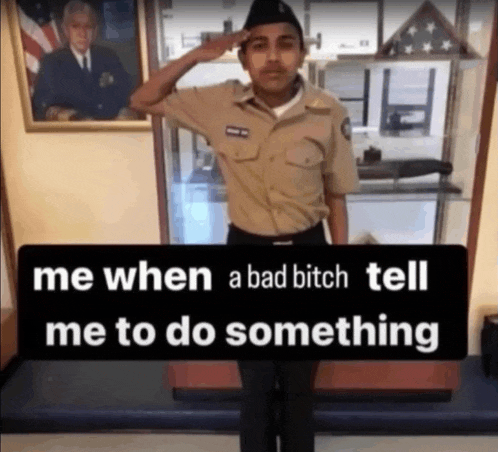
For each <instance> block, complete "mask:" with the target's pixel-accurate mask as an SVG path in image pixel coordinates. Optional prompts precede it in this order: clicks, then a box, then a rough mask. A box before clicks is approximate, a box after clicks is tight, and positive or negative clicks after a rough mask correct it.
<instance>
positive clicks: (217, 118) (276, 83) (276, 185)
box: [131, 0, 358, 452]
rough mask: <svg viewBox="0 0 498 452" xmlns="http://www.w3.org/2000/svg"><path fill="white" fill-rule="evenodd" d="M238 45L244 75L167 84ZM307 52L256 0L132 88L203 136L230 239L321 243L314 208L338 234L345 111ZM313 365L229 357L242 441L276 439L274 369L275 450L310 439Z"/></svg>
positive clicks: (346, 160)
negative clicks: (235, 376) (311, 74)
mask: <svg viewBox="0 0 498 452" xmlns="http://www.w3.org/2000/svg"><path fill="white" fill-rule="evenodd" d="M236 46H241V48H240V50H239V59H240V61H241V63H242V66H243V68H244V69H245V70H247V71H248V73H249V75H250V78H251V80H252V84H250V85H248V86H244V85H242V84H240V83H239V82H237V81H227V82H225V83H222V84H219V85H215V86H210V87H203V88H191V89H183V90H179V91H176V90H175V88H174V87H175V83H176V82H177V80H178V79H179V78H180V77H182V76H183V75H184V74H185V73H186V72H187V71H189V70H190V69H191V68H192V67H194V66H195V65H196V64H197V63H200V62H207V61H211V60H214V59H216V58H219V57H221V56H222V55H223V54H224V53H225V52H226V51H227V50H231V49H232V48H234V47H236ZM305 55H306V50H305V46H304V40H303V32H302V28H301V26H300V24H299V21H298V20H297V19H296V17H295V15H294V13H293V12H292V10H291V8H290V7H289V6H288V5H286V4H285V3H284V2H282V1H279V0H277V1H269V0H255V1H254V3H253V4H252V6H251V9H250V12H249V15H248V18H247V20H246V23H245V25H244V29H243V30H242V31H240V32H239V33H234V34H231V35H227V36H222V37H220V38H218V39H214V40H212V41H209V42H206V43H204V44H203V45H201V46H200V47H198V48H196V49H194V50H192V51H191V52H189V53H187V54H186V55H184V56H183V57H181V58H179V59H178V60H176V61H173V62H171V63H170V64H168V65H167V66H166V67H165V68H163V69H162V70H161V71H159V72H158V73H157V74H155V75H154V76H152V77H151V79H150V80H149V81H148V82H147V83H146V84H144V85H143V86H142V87H141V88H139V89H138V90H137V91H136V92H135V93H134V94H133V95H132V97H131V105H132V108H135V109H137V110H140V111H143V112H146V113H151V114H157V115H165V116H166V117H167V118H168V119H170V120H173V121H175V122H176V124H177V125H180V126H183V127H185V128H188V129H191V130H194V131H196V132H198V133H200V134H202V135H204V136H206V137H207V138H208V140H209V141H210V143H211V144H212V146H213V148H214V149H215V151H216V153H217V157H218V162H219V165H220V168H221V172H222V174H223V177H224V180H225V183H226V186H227V193H228V207H229V216H230V220H231V224H230V226H229V232H228V239H227V243H228V244H229V245H235V244H261V245H272V244H279V243H292V244H296V245H298V244H317V245H322V244H323V245H325V244H327V242H326V239H325V235H324V231H323V226H322V220H323V219H324V218H326V219H327V222H328V225H329V228H330V232H331V236H332V241H333V243H334V244H346V243H347V237H348V223H347V211H346V203H345V194H346V193H348V192H351V191H355V190H356V189H357V187H358V175H357V169H356V165H355V161H354V157H353V153H352V148H351V132H350V125H349V118H348V117H347V111H346V109H345V108H344V107H343V106H342V105H341V104H340V103H339V102H338V101H337V100H336V99H335V98H334V97H332V96H330V95H329V94H327V93H325V92H324V91H322V90H319V89H316V88H314V87H312V86H311V85H309V84H308V83H307V82H305V81H304V80H303V79H302V78H301V76H300V75H299V74H298V69H299V68H300V67H301V66H302V65H303V62H304V58H305ZM312 369H313V362H309V361H307V362H291V361H288V362H282V361H264V362H261V361H239V370H240V374H241V379H242V385H243V388H244V397H243V403H242V409H241V418H240V425H241V427H240V428H241V437H240V444H241V451H242V452H275V451H276V433H277V430H276V428H275V427H276V426H275V422H274V420H275V419H274V411H273V409H272V402H273V400H274V395H275V392H274V384H275V380H277V379H278V382H279V386H280V390H281V391H282V392H283V393H284V395H285V396H284V401H283V410H282V414H281V421H282V422H281V426H280V431H279V434H280V436H281V441H282V450H283V451H284V452H291V451H296V452H298V451H299V452H312V451H313V450H314V435H313V416H312V397H311V395H312V392H311V383H312V381H313V374H312Z"/></svg>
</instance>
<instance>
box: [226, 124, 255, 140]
mask: <svg viewBox="0 0 498 452" xmlns="http://www.w3.org/2000/svg"><path fill="white" fill-rule="evenodd" d="M225 135H226V136H227V137H239V138H249V129H246V128H244V127H237V126H226V128H225Z"/></svg>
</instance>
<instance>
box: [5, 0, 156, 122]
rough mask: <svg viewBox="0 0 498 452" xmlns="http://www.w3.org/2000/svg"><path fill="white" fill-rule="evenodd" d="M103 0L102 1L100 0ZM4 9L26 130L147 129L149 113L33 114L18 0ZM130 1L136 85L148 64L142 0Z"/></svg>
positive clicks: (145, 75)
mask: <svg viewBox="0 0 498 452" xmlns="http://www.w3.org/2000/svg"><path fill="white" fill-rule="evenodd" d="M102 3H103V1H102ZM6 4H7V11H8V16H9V17H8V18H9V24H10V32H11V36H12V41H13V47H14V60H15V65H16V70H17V76H18V80H19V85H20V86H19V88H20V95H21V105H22V111H23V118H24V125H25V130H26V132H56V131H57V132H66V131H67V132H70V131H78V132H85V131H89V132H96V131H120V130H122V131H150V130H152V121H151V117H150V115H147V116H145V115H142V116H143V119H111V120H107V119H105V120H104V119H102V120H100V119H94V120H93V119H92V120H80V121H69V120H67V121H60V120H55V121H51V120H39V119H35V117H34V114H33V101H32V93H31V92H30V87H29V83H30V81H29V78H28V70H27V63H26V57H25V51H24V46H23V41H22V37H21V20H20V17H19V11H18V0H7V1H6ZM133 4H134V30H135V37H134V38H135V42H136V60H135V61H134V63H135V64H136V65H137V74H136V79H137V84H136V86H134V87H133V89H135V88H136V87H137V86H139V85H140V84H141V83H144V82H145V81H146V80H148V77H149V65H148V53H147V39H146V12H145V0H133Z"/></svg>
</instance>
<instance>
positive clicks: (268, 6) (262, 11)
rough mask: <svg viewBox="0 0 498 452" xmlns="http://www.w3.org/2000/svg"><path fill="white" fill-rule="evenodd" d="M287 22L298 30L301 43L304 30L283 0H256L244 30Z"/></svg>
mask: <svg viewBox="0 0 498 452" xmlns="http://www.w3.org/2000/svg"><path fill="white" fill-rule="evenodd" d="M278 22H287V23H289V24H291V25H294V27H296V28H297V30H298V32H299V37H300V38H301V42H303V29H302V28H301V24H300V23H299V21H298V20H297V17H296V15H295V14H294V12H293V11H292V9H291V7H290V6H289V5H287V4H286V3H284V2H282V1H281V0H254V2H253V4H252V5H251V9H250V10H249V15H248V16H247V19H246V23H245V24H244V29H245V30H249V29H251V28H253V27H255V26H257V25H266V24H274V23H278Z"/></svg>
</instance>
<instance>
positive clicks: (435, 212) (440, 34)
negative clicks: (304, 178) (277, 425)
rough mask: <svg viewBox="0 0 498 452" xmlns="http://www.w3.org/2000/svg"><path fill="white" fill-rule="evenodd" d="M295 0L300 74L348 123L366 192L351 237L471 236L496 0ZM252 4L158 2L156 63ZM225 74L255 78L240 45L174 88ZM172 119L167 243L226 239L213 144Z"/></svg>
mask: <svg viewBox="0 0 498 452" xmlns="http://www.w3.org/2000/svg"><path fill="white" fill-rule="evenodd" d="M288 3H289V4H291V6H292V7H293V9H294V10H295V12H296V15H297V16H298V18H299V19H300V20H301V21H302V23H303V24H304V28H305V34H306V40H307V42H308V48H309V54H308V56H307V58H306V62H305V65H304V66H303V69H302V71H301V73H302V75H303V76H304V77H305V78H307V79H308V80H309V81H310V82H312V83H314V84H315V85H316V86H319V87H320V88H323V89H326V90H327V91H329V92H331V93H333V94H334V95H335V96H337V97H338V98H339V99H340V100H341V101H342V102H343V103H344V105H346V107H347V108H348V110H349V114H350V117H351V120H352V126H353V147H354V153H355V157H356V159H357V164H358V170H359V174H360V182H361V189H360V191H359V192H358V193H355V194H350V195H348V196H347V201H348V211H349V215H350V240H351V242H353V243H355V242H357V243H361V242H362V240H364V239H365V237H369V238H370V240H371V239H372V238H374V239H375V241H376V242H378V243H381V244H393V243H403V244H438V243H451V244H465V243H466V237H467V228H468V219H469V218H468V217H469V212H470V202H471V195H472V185H473V177H474V168H475V156H476V146H477V145H478V142H479V139H478V138H479V129H478V125H479V115H480V112H481V109H482V92H483V91H482V83H479V80H480V81H481V82H482V81H483V77H484V74H485V71H486V66H487V60H486V54H487V46H488V45H489V33H490V25H491V21H490V17H491V11H492V7H493V3H492V2H491V1H489V2H475V1H474V2H468V5H467V6H466V7H464V6H462V4H461V3H462V2H459V1H457V0H455V1H454V2H437V1H435V2H434V3H431V2H421V1H415V0H414V1H412V2H405V3H403V6H401V5H399V4H397V3H396V4H395V2H391V1H366V2H340V1H328V2H314V1H304V2H301V1H299V2H298V1H291V2H288ZM161 4H162V7H161ZM249 5H250V2H243V1H236V2H229V3H226V2H206V4H204V5H203V6H202V7H201V6H199V5H198V2H195V1H193V0H192V1H185V2H182V3H180V4H176V3H175V5H173V4H172V3H170V2H164V1H162V2H159V11H160V14H158V17H159V19H160V20H159V26H158V35H159V36H160V39H159V40H158V42H159V43H160V45H158V54H159V61H160V65H164V64H166V63H167V62H168V61H170V60H171V59H174V58H178V57H180V56H181V55H183V54H185V53H186V52H188V51H189V50H190V49H191V48H192V47H195V46H197V45H200V43H201V42H202V40H203V39H205V38H206V36H208V35H209V34H211V35H213V34H214V35H216V34H221V33H223V32H226V31H230V30H237V29H240V28H241V27H242V25H243V22H244V20H245V16H246V14H247V10H248V8H249ZM360 13H361V14H360ZM194 16H197V17H199V20H198V21H197V20H195V21H194V20H192V17H194ZM225 16H226V17H225ZM201 18H202V20H201ZM221 19H223V20H221ZM334 21H335V22H337V21H339V22H338V23H337V24H336V23H335V22H334ZM199 24H202V26H199ZM334 24H335V25H334ZM361 24H363V25H362V26H361V27H360V26H359V25H361ZM389 33H390V35H389V36H391V37H390V38H389V39H387V40H383V36H382V34H384V35H388V34H389ZM407 39H411V41H407ZM394 48H396V52H394ZM227 79H239V80H240V81H241V82H242V83H248V82H249V77H248V75H247V73H246V72H244V71H243V69H242V67H241V65H240V63H239V61H238V59H237V56H236V53H235V51H233V52H227V53H226V54H225V55H224V56H223V57H222V58H220V59H219V60H217V61H216V62H210V63H204V64H200V65H198V66H196V67H195V68H194V69H192V70H191V71H189V72H188V73H187V74H186V75H185V76H184V77H182V79H180V81H179V82H178V84H177V86H178V88H182V87H189V86H204V85H210V84H214V83H219V82H223V81H225V80H227ZM164 127H165V135H166V136H168V137H169V139H168V140H166V142H165V143H164V146H165V155H164V160H165V164H166V174H167V175H168V177H166V186H167V191H168V199H170V201H171V202H170V204H169V210H168V218H169V225H168V226H169V227H168V231H169V241H170V242H171V243H178V244H208V243H216V244H222V243H224V242H225V237H226V231H227V222H228V218H227V211H226V193H225V188H224V185H223V179H222V177H221V175H220V173H219V171H218V167H217V164H216V159H215V156H214V153H213V149H212V148H211V147H210V144H209V143H208V142H207V141H206V139H205V138H204V137H202V136H199V135H197V134H194V133H193V132H190V131H187V130H185V129H171V130H169V129H168V130H166V129H167V124H164ZM373 156H375V158H374V157H373Z"/></svg>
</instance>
